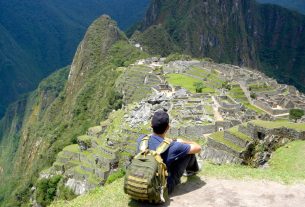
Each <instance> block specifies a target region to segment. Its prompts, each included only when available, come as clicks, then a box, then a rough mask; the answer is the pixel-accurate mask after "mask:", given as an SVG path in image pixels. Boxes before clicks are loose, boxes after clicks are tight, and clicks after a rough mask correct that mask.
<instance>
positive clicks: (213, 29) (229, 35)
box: [141, 0, 305, 91]
mask: <svg viewBox="0 0 305 207" xmlns="http://www.w3.org/2000/svg"><path fill="white" fill-rule="evenodd" d="M267 1H273V0H267ZM281 1H285V5H287V4H288V1H287V0H281ZM273 2H274V1H273ZM296 2H297V0H294V1H293V3H292V4H296ZM298 2H300V1H298ZM203 4H204V2H200V3H198V2H196V1H184V2H181V1H178V0H164V1H162V2H159V1H155V5H154V6H151V7H150V9H149V10H148V14H147V16H148V17H152V18H146V19H145V20H144V22H143V24H142V28H141V31H144V33H145V32H146V31H151V30H152V28H155V27H158V30H159V31H162V36H163V37H166V38H164V39H166V40H167V41H164V42H162V43H168V44H167V45H166V46H170V48H177V49H176V51H175V52H178V53H185V54H188V55H191V56H193V57H198V58H200V57H203V56H205V57H210V58H212V59H214V60H215V61H216V62H222V63H229V64H235V65H238V64H241V63H244V64H245V65H258V66H259V69H260V70H262V71H264V72H265V73H267V74H268V75H269V76H272V77H275V78H276V79H278V80H280V81H281V82H283V83H287V84H293V85H295V86H296V87H297V88H299V89H300V90H303V91H304V90H305V87H304V83H305V82H304V80H303V79H302V78H301V77H300V76H299V75H298V74H304V68H303V67H302V65H304V64H305V58H304V55H305V49H304V47H301V46H298V47H294V44H293V43H295V42H297V43H296V44H297V45H302V42H303V41H304V40H305V33H299V30H298V28H299V27H301V26H303V25H304V23H305V17H304V15H301V14H298V13H296V12H291V11H289V10H285V9H282V8H280V7H277V6H273V5H260V4H255V3H250V4H245V5H242V7H240V8H239V9H238V12H237V13H236V15H232V14H231V11H232V7H233V5H232V4H230V3H229V2H225V3H224V5H221V6H220V5H219V4H217V3H216V2H213V3H212V4H209V8H211V9H210V10H209V11H208V12H206V11H205V10H204V9H203V8H204V6H203ZM289 4H290V1H289ZM300 4H301V8H302V7H303V6H304V3H300ZM222 6H224V7H225V8H226V9H225V10H223V7H222ZM247 10H251V11H255V12H252V13H248V14H247V15H240V14H242V13H243V11H247ZM172 11H176V12H172ZM278 14H280V16H281V18H279V15H278ZM211 17H213V18H214V21H210V18H211ZM235 18H239V21H238V23H236V21H235ZM250 19H252V20H253V21H251V22H249V20H250ZM270 19H272V20H273V21H268V20H270ZM224 21H226V22H227V24H226V25H223V24H222V22H224ZM274 22H280V23H281V24H277V25H276V26H274ZM248 24H254V26H255V27H256V28H258V30H260V31H261V37H262V39H261V40H260V41H256V37H255V34H254V33H253V31H252V30H251V29H250V30H249V29H247V28H246V27H245V26H244V25H248ZM155 25H158V26H155ZM215 25H216V26H215ZM275 27H276V31H278V32H276V34H275V33H274V32H270V31H274V29H275ZM237 28H238V29H237ZM202 31H209V34H208V35H207V34H203V33H202ZM147 38H148V39H149V40H150V44H149V46H152V47H155V48H154V51H155V53H157V54H162V52H164V47H160V48H159V47H156V45H160V40H159V39H158V38H150V37H147ZM278 40H280V41H278ZM249 41H250V44H245V42H249ZM144 42H145V41H143V43H144ZM274 42H275V44H272V43H274ZM253 51H254V53H255V54H256V55H255V58H253V56H252V55H251V54H252V52H253ZM167 54H169V53H167ZM292 60H295V62H294V64H291V61H292ZM275 68H277V69H276V70H275Z"/></svg>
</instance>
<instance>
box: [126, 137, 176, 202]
mask: <svg viewBox="0 0 305 207" xmlns="http://www.w3.org/2000/svg"><path fill="white" fill-rule="evenodd" d="M148 140H149V137H148V136H145V137H144V138H143V139H142V141H141V143H140V147H139V150H140V152H139V153H138V154H137V155H136V156H135V157H134V159H133V160H132V162H131V164H130V165H129V166H128V168H127V170H126V175H125V181H124V192H125V193H126V194H128V195H129V196H130V197H131V198H133V199H135V200H140V201H149V202H150V203H164V202H165V198H167V196H168V191H167V177H168V173H167V168H166V165H165V164H164V162H163V160H162V158H161V154H162V153H164V152H165V151H166V150H167V149H168V148H169V145H170V141H169V140H167V139H164V141H163V142H162V143H161V144H160V145H159V146H158V148H157V149H156V151H153V150H150V149H148Z"/></svg>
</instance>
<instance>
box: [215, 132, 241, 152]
mask: <svg viewBox="0 0 305 207" xmlns="http://www.w3.org/2000/svg"><path fill="white" fill-rule="evenodd" d="M210 137H211V138H212V139H214V140H215V141H217V142H220V143H223V144H224V145H226V146H228V147H229V148H231V149H233V150H234V151H236V152H242V151H243V150H244V148H242V147H240V146H238V145H236V144H234V143H233V142H231V141H229V140H226V139H225V138H224V132H223V131H220V132H215V133H213V134H211V135H210Z"/></svg>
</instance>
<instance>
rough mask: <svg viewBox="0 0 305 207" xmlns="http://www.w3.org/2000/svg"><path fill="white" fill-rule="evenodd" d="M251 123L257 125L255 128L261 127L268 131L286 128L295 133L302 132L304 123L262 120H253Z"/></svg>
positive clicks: (304, 126)
mask: <svg viewBox="0 0 305 207" xmlns="http://www.w3.org/2000/svg"><path fill="white" fill-rule="evenodd" d="M251 123H253V124H255V125H257V126H262V127H265V128H268V129H274V128H280V127H286V128H289V129H294V130H296V131H299V132H302V131H304V130H305V123H292V122H289V121H287V120H286V121H284V120H283V121H278V122H274V121H263V120H254V121H251Z"/></svg>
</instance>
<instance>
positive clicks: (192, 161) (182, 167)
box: [167, 155, 199, 194]
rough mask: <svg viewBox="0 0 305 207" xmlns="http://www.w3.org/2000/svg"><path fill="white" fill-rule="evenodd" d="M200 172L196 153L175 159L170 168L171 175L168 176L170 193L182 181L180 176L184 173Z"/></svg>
mask: <svg viewBox="0 0 305 207" xmlns="http://www.w3.org/2000/svg"><path fill="white" fill-rule="evenodd" d="M185 171H187V172H198V171H199V166H198V162H197V159H196V156H195V155H186V156H185V157H182V158H180V159H178V160H175V161H174V162H173V163H172V164H171V165H170V166H169V168H168V173H169V176H168V178H167V188H168V193H169V194H171V193H172V192H173V190H174V187H175V186H176V185H178V184H179V183H180V178H181V177H182V175H183V173H184V172H185Z"/></svg>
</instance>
